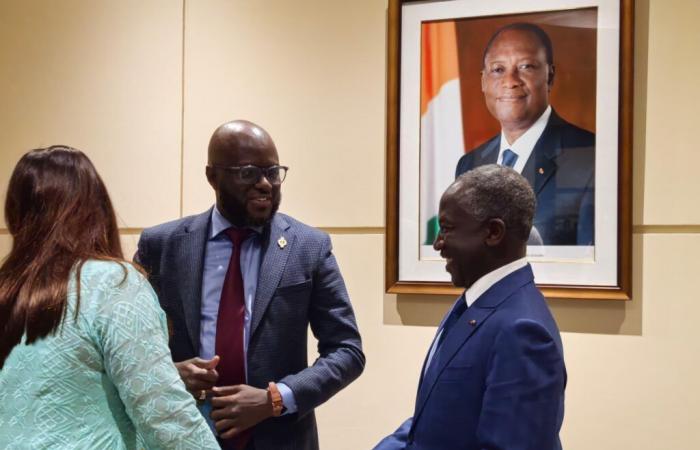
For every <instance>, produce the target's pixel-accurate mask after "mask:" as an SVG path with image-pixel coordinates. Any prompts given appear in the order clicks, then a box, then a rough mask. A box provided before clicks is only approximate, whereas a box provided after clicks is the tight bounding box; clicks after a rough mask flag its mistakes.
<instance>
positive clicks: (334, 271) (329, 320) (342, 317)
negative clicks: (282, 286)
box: [280, 234, 365, 415]
mask: <svg viewBox="0 0 700 450" xmlns="http://www.w3.org/2000/svg"><path fill="white" fill-rule="evenodd" d="M313 277H314V280H313V288H312V292H311V302H310V305H309V323H310V325H311V331H312V332H313V334H314V336H315V337H316V338H317V339H318V353H319V357H318V359H316V361H315V362H314V363H313V365H312V366H311V367H308V368H306V369H304V370H302V371H300V372H298V373H296V374H292V375H288V376H286V377H284V378H283V379H282V380H280V382H281V383H284V384H286V385H287V386H288V387H289V388H290V389H291V390H292V392H293V393H294V397H295V399H296V402H297V407H298V413H299V415H304V414H306V413H308V412H309V411H311V410H312V409H313V408H315V407H316V406H318V405H320V404H321V403H323V402H325V401H326V400H328V399H329V398H330V397H332V396H333V395H334V394H335V393H337V392H338V391H340V390H341V389H343V388H344V387H345V386H347V385H348V384H350V383H351V382H352V381H353V380H354V379H356V378H357V377H358V376H360V374H361V373H362V371H363V370H364V366H365V355H364V354H363V353H362V343H361V339H360V333H359V331H358V329H357V324H356V322H355V314H354V312H353V309H352V305H351V304H350V298H349V296H348V292H347V290H346V288H345V282H344V281H343V277H342V275H341V274H340V269H339V268H338V264H337V262H336V260H335V257H334V256H333V253H332V248H331V241H330V237H329V236H328V235H325V234H324V235H323V242H322V245H321V252H320V254H319V263H318V265H317V266H316V270H315V272H314V275H313Z"/></svg>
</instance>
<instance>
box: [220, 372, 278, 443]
mask: <svg viewBox="0 0 700 450" xmlns="http://www.w3.org/2000/svg"><path fill="white" fill-rule="evenodd" d="M212 393H213V394H214V396H213V397H212V399H211V404H212V407H213V409H212V412H211V418H212V419H214V420H215V424H214V425H215V427H216V431H217V432H218V433H219V437H220V438H222V439H229V438H231V437H233V436H235V435H237V434H238V433H240V432H241V431H243V430H246V429H248V428H250V427H252V426H254V425H256V424H258V423H260V422H262V421H263V420H265V419H267V418H268V417H272V404H271V403H270V397H269V396H268V393H267V390H265V389H258V388H255V387H252V386H248V385H247V384H238V385H235V386H215V387H214V388H212Z"/></svg>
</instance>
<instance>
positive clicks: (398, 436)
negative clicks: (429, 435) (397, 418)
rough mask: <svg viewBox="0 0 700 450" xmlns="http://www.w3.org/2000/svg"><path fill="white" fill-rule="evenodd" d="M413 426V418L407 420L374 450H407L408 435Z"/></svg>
mask: <svg viewBox="0 0 700 450" xmlns="http://www.w3.org/2000/svg"><path fill="white" fill-rule="evenodd" d="M412 424H413V417H411V418H410V419H408V420H406V421H405V422H404V423H402V424H401V426H400V427H399V428H397V429H396V431H394V432H393V433H392V434H390V435H389V436H387V437H385V438H384V439H382V440H381V441H380V442H379V444H377V446H376V447H374V448H373V449H372V450H400V449H403V448H406V444H407V442H408V433H409V431H410V430H411V425H412Z"/></svg>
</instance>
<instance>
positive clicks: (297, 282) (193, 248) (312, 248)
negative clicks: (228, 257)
mask: <svg viewBox="0 0 700 450" xmlns="http://www.w3.org/2000/svg"><path fill="white" fill-rule="evenodd" d="M210 220H211V209H210V210H209V211H207V212H204V213H202V214H198V215H194V216H190V217H185V218H183V219H179V220H175V221H173V222H168V223H165V224H162V225H158V226H156V227H153V228H148V229H146V230H144V232H143V234H142V235H141V239H140V240H139V245H138V251H137V253H136V256H135V260H137V261H138V262H139V263H141V264H142V265H143V266H144V267H145V268H146V270H147V271H148V273H149V274H150V276H149V279H150V281H151V283H152V285H153V287H154V289H155V291H156V292H157V293H158V297H159V299H160V304H161V306H162V307H163V309H164V310H165V312H166V314H167V315H168V318H169V319H170V321H171V323H172V331H173V334H172V336H171V338H170V349H171V351H172V356H173V359H174V360H175V361H182V360H185V359H189V358H192V357H195V356H197V354H198V350H199V328H200V322H199V317H200V309H201V288H202V272H203V270H202V268H203V261H204V250H205V246H206V241H207V234H208V230H209V221H210ZM282 236H284V238H285V240H286V241H287V245H286V246H284V247H283V248H282V247H281V246H279V245H278V244H277V241H278V240H279V238H280V237H282ZM309 326H311V330H312V332H313V333H314V335H315V337H316V338H317V339H318V352H319V358H318V359H317V360H316V361H315V362H314V363H313V365H311V366H310V367H309V365H308V361H307V333H308V331H307V330H308V328H309ZM247 364H248V383H249V384H250V385H251V386H256V387H260V388H265V387H267V383H268V382H269V381H275V382H283V383H284V384H286V385H287V386H289V387H290V388H291V390H292V392H294V397H295V399H296V402H297V406H298V412H297V413H295V414H289V415H284V416H281V417H277V418H272V419H268V420H266V421H264V422H262V423H260V424H258V425H257V426H256V427H255V428H254V430H253V442H254V445H255V449H256V450H268V449H269V450H273V449H274V450H285V449H289V450H292V449H305V450H306V449H309V450H312V449H318V436H317V432H316V419H315V417H314V413H313V410H314V408H315V407H316V406H318V405H320V404H321V403H323V402H325V401H326V400H328V399H329V398H330V397H331V396H333V395H334V394H335V393H336V392H338V391H339V390H341V389H342V388H344V387H345V386H347V385H348V384H349V383H350V382H352V381H353V380H354V379H355V378H357V377H358V376H359V375H360V374H361V373H362V370H363V368H364V364H365V357H364V354H363V353H362V346H361V341H360V335H359V332H358V329H357V325H356V322H355V316H354V313H353V310H352V306H351V304H350V299H349V297H348V293H347V290H346V288H345V283H344V281H343V278H342V276H341V274H340V270H339V268H338V265H337V263H336V260H335V257H334V256H333V253H332V252H331V241H330V237H329V236H328V235H327V234H326V233H323V232H321V231H319V230H316V229H315V228H312V227H309V226H307V225H305V224H303V223H301V222H299V221H297V220H295V219H293V218H291V217H289V216H286V215H284V214H281V213H277V214H275V216H274V218H273V220H272V222H271V224H270V225H269V226H267V227H266V229H265V232H264V236H263V256H262V262H261V266H260V275H259V279H258V286H257V294H256V298H255V302H254V304H253V311H252V318H251V329H250V342H249V345H248V354H247Z"/></svg>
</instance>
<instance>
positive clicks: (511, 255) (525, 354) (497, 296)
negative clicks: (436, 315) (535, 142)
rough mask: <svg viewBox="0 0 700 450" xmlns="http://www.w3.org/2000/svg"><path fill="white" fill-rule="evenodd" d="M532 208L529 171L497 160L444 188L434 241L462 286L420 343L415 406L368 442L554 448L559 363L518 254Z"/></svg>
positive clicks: (540, 302)
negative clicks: (424, 348)
mask: <svg viewBox="0 0 700 450" xmlns="http://www.w3.org/2000/svg"><path fill="white" fill-rule="evenodd" d="M534 212H535V195H534V192H533V190H532V188H531V187H530V185H529V183H528V181H527V180H526V179H525V178H524V177H522V176H521V175H520V174H518V173H517V172H515V171H514V170H513V169H511V168H507V167H502V166H498V165H495V164H489V165H484V166H480V167H477V168H475V169H473V170H471V171H469V172H467V173H466V174H464V175H462V176H460V177H458V178H457V180H456V181H455V182H454V183H452V185H450V187H448V189H447V191H445V193H444V194H443V196H442V198H441V200H440V211H439V220H440V234H439V235H438V237H437V239H436V240H435V243H434V247H435V250H436V251H438V252H439V253H440V256H442V257H443V258H444V259H445V260H446V266H445V268H446V270H447V272H449V274H450V276H451V278H452V283H453V284H454V285H455V286H459V287H463V288H464V289H465V291H464V293H463V294H462V295H461V296H460V297H459V298H458V299H457V301H456V302H455V303H454V305H453V306H452V309H451V310H450V312H449V313H448V314H447V315H446V316H445V318H444V319H443V320H442V323H441V324H440V325H439V327H438V329H437V333H436V335H435V338H434V339H433V343H432V344H431V346H430V348H429V350H428V352H427V356H426V358H425V362H424V363H423V368H422V370H421V373H420V381H419V385H418V393H417V396H416V403H415V409H414V412H413V416H412V417H411V418H409V419H408V420H406V421H405V422H404V423H403V424H402V425H401V426H399V428H398V429H397V430H396V431H395V432H394V433H392V434H391V435H389V436H387V437H386V438H384V439H383V440H382V441H381V442H380V443H379V444H378V445H377V446H376V447H375V450H403V449H406V450H410V449H415V450H446V449H465V450H482V449H521V450H561V443H560V440H559V430H560V428H561V425H562V421H563V417H564V389H565V386H566V368H565V365H564V355H563V348H562V342H561V337H560V335H559V329H558V328H557V325H556V323H555V321H554V318H553V317H552V315H551V313H550V311H549V308H548V307H547V303H546V302H545V299H544V297H543V296H542V294H541V293H540V291H539V290H538V289H537V287H536V286H535V283H534V277H533V272H532V268H531V267H530V264H528V262H527V259H526V256H525V253H526V243H527V240H528V238H529V236H530V229H531V227H532V223H533V214H534Z"/></svg>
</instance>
